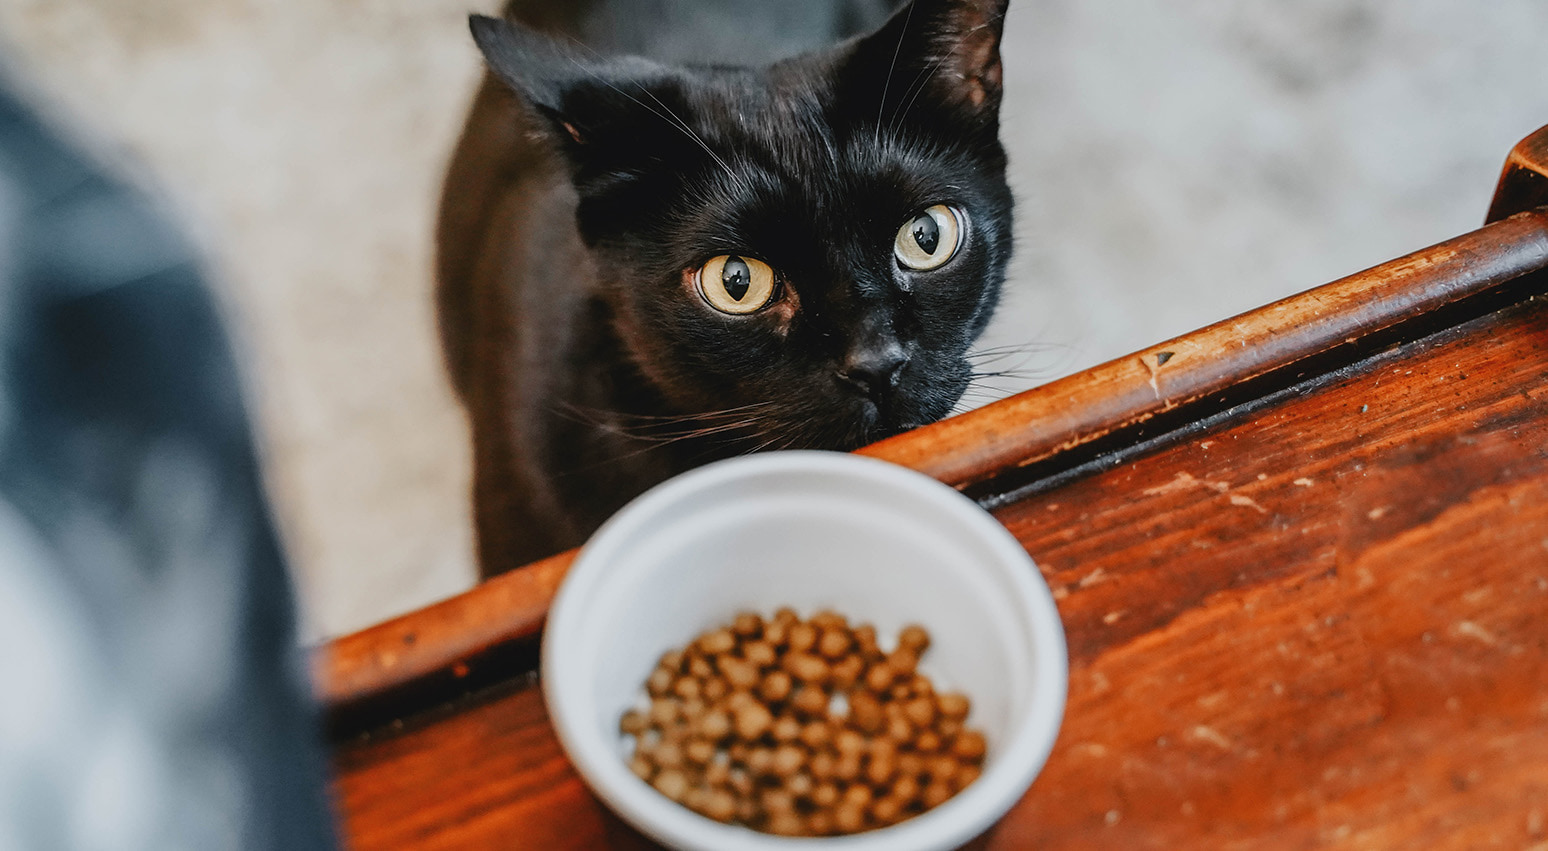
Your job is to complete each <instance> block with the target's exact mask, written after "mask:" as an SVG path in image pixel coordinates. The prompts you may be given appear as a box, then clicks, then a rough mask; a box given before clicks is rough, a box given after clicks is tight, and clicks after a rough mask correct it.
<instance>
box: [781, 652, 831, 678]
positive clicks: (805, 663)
mask: <svg viewBox="0 0 1548 851" xmlns="http://www.w3.org/2000/svg"><path fill="white" fill-rule="evenodd" d="M784 668H785V670H787V671H789V672H790V675H791V676H792V677H795V678H796V679H798V680H800V681H802V682H804V683H812V684H814V685H822V684H823V683H825V682H827V681H828V663H827V662H824V661H822V659H821V658H820V657H817V656H813V655H812V654H810V653H799V652H795V651H792V652H790V653H788V654H786V655H785V661H784Z"/></svg>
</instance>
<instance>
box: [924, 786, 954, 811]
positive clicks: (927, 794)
mask: <svg viewBox="0 0 1548 851" xmlns="http://www.w3.org/2000/svg"><path fill="white" fill-rule="evenodd" d="M951 796H952V787H951V784H950V783H948V782H946V781H944V780H931V781H930V784H929V785H928V786H925V787H924V791H922V792H920V793H919V802H920V803H921V804H924V807H925V809H927V810H928V809H934V808H935V807H938V806H940V805H941V804H944V803H946V801H947V799H948V798H950V797H951Z"/></svg>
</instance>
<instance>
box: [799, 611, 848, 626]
mask: <svg viewBox="0 0 1548 851" xmlns="http://www.w3.org/2000/svg"><path fill="white" fill-rule="evenodd" d="M808 623H810V624H811V625H812V626H815V627H817V628H818V629H822V630H829V629H838V630H848V629H849V618H846V617H844V616H843V615H841V614H839V613H838V612H835V611H833V610H832V609H823V610H821V611H819V612H818V613H817V614H815V615H812V619H811V620H810V621H808Z"/></svg>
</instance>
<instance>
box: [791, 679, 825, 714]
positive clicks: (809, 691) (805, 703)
mask: <svg viewBox="0 0 1548 851" xmlns="http://www.w3.org/2000/svg"><path fill="white" fill-rule="evenodd" d="M790 706H791V708H793V709H794V710H795V711H796V712H799V713H801V714H802V715H804V716H806V717H807V718H819V717H822V716H825V715H827V713H828V693H827V692H825V691H823V690H822V689H821V688H818V687H817V686H801V688H800V689H799V690H797V691H796V693H795V694H794V695H793V696H791V698H790Z"/></svg>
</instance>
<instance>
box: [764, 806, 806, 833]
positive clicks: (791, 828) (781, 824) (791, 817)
mask: <svg viewBox="0 0 1548 851" xmlns="http://www.w3.org/2000/svg"><path fill="white" fill-rule="evenodd" d="M768 831H769V833H772V834H774V835H775V836H805V835H806V820H805V819H803V818H801V814H800V813H798V812H796V811H794V810H791V811H789V812H778V813H774V814H772V815H770V816H769V823H768Z"/></svg>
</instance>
